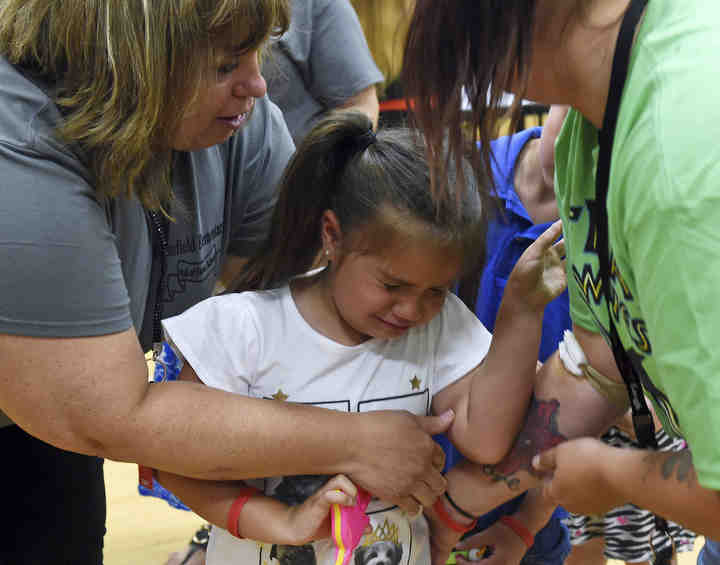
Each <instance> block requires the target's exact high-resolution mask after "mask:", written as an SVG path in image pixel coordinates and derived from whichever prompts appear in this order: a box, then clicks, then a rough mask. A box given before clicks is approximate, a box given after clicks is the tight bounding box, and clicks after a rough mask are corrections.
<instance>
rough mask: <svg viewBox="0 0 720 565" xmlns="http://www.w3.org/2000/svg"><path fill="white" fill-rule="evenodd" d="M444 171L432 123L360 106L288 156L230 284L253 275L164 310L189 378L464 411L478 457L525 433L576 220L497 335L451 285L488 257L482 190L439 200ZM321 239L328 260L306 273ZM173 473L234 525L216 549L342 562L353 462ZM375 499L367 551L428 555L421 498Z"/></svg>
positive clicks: (205, 506)
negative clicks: (275, 193)
mask: <svg viewBox="0 0 720 565" xmlns="http://www.w3.org/2000/svg"><path fill="white" fill-rule="evenodd" d="M429 179H430V175H429V170H428V167H427V165H426V162H425V157H424V146H423V143H422V140H421V139H420V138H419V137H418V136H416V135H413V134H411V133H410V132H408V131H406V130H396V131H391V130H387V131H382V132H380V133H378V134H377V136H376V135H375V134H374V133H373V131H372V127H371V124H370V122H369V120H368V119H367V117H365V116H363V115H362V114H359V113H352V112H347V113H340V114H337V115H334V116H332V117H329V118H327V119H325V120H323V121H322V122H320V123H319V124H318V125H317V126H316V127H315V128H314V129H313V131H312V132H311V133H310V135H309V136H308V137H307V138H306V139H305V140H304V142H303V143H302V145H301V146H300V147H299V149H298V151H297V153H296V154H295V156H294V158H293V160H292V162H291V163H290V166H289V167H288V169H287V170H286V173H285V176H284V178H283V182H282V185H281V190H280V195H279V200H278V205H277V207H276V210H275V216H274V218H273V222H272V226H273V227H272V232H271V234H270V237H269V239H268V241H267V243H266V246H265V249H263V250H262V251H261V252H260V253H259V254H258V255H257V256H256V257H255V258H254V259H253V260H251V262H250V263H249V264H248V267H247V269H246V270H245V271H244V273H243V275H241V277H240V279H239V280H237V281H236V282H235V284H234V285H233V287H234V288H236V289H237V290H239V291H242V292H237V293H233V294H226V295H223V296H218V297H214V298H211V299H208V300H206V301H204V302H202V303H201V304H199V305H197V306H196V307H194V308H191V309H189V310H188V311H186V312H185V313H184V314H182V315H180V316H176V317H174V318H170V319H168V320H165V321H164V329H165V332H166V336H167V343H166V353H167V354H168V355H169V356H172V355H173V354H176V355H177V364H178V365H179V366H182V369H181V371H180V379H181V380H189V381H198V382H202V383H204V384H206V385H208V386H212V387H217V388H222V389H225V390H228V391H232V392H236V393H239V394H245V395H249V396H253V397H257V398H265V399H275V400H280V401H288V402H297V403H311V404H314V405H318V406H324V407H327V408H330V409H336V410H345V411H348V412H361V411H368V410H407V411H409V412H411V413H414V414H422V415H424V414H427V413H428V412H429V411H430V410H432V411H433V412H435V413H437V414H441V413H446V412H447V411H449V410H452V411H453V412H454V415H455V417H454V421H453V424H452V427H451V429H450V431H449V437H450V439H451V440H452V441H453V442H454V443H455V445H457V446H458V447H459V448H460V449H461V450H463V452H464V453H465V455H466V456H467V457H470V458H472V459H473V460H475V461H487V462H492V461H493V460H497V458H499V457H500V456H502V454H504V453H505V451H507V449H508V448H509V445H507V444H505V443H503V442H502V441H499V440H498V438H505V437H509V438H511V437H513V436H514V433H511V430H517V429H518V428H519V425H520V422H521V420H522V419H523V417H524V414H525V411H526V409H527V406H528V403H529V399H530V389H531V385H532V378H533V376H534V374H535V366H536V352H537V349H538V345H539V340H540V329H541V322H542V311H543V309H544V307H545V305H546V304H547V303H548V302H549V301H550V300H552V299H553V298H555V297H556V296H558V295H559V294H560V293H561V292H562V291H563V290H564V288H565V274H564V267H563V264H562V261H561V257H562V255H563V253H564V246H563V244H562V242H561V241H560V242H557V243H556V240H557V238H558V237H559V235H560V232H561V226H560V224H559V223H556V224H554V225H553V227H552V228H551V229H549V230H548V231H547V232H546V233H545V234H543V235H542V236H540V238H538V241H537V242H536V243H535V244H533V245H532V246H530V248H529V249H528V250H527V251H526V253H524V254H523V256H522V257H521V259H520V261H519V262H518V265H517V267H516V268H515V270H514V271H513V274H512V275H511V277H510V280H509V281H508V287H507V289H506V291H505V297H504V299H503V302H502V304H501V307H500V311H499V314H498V319H497V322H496V326H495V327H496V333H495V337H494V339H492V345H491V336H490V334H489V333H488V332H487V330H486V329H485V328H484V326H483V325H482V324H481V323H480V322H479V321H478V320H477V318H476V317H475V315H474V314H473V313H472V312H471V311H469V310H468V309H467V308H466V307H465V305H464V304H463V303H462V302H461V301H460V300H459V299H458V298H457V297H455V296H454V295H453V294H452V293H450V292H449V289H450V288H451V287H452V286H453V285H454V282H455V281H456V280H458V279H459V278H460V277H461V276H462V275H463V274H464V273H466V272H469V271H471V270H475V269H478V264H477V257H478V253H477V249H482V248H483V246H484V232H485V225H484V224H485V215H484V210H483V206H482V205H481V202H480V199H479V196H478V191H477V189H476V187H475V186H473V185H472V184H468V185H459V188H458V187H453V186H451V187H450V188H449V192H450V194H451V197H450V198H447V199H445V200H439V201H436V200H435V199H433V196H432V194H431V192H430V180H429ZM448 182H449V183H450V184H451V185H452V178H450V179H448ZM321 251H322V252H323V253H324V255H325V256H326V257H327V260H328V264H327V266H326V267H325V268H321V269H319V270H316V271H312V272H309V273H308V272H307V271H308V269H309V268H310V266H311V265H312V264H313V261H314V259H315V257H316V256H317V254H318V253H319V252H321ZM501 389H502V391H503V402H498V401H497V398H498V397H497V396H495V392H496V391H499V390H501ZM508 391H511V392H508ZM198 409H199V410H201V409H202V407H198ZM208 416H209V417H216V415H208ZM298 433H303V430H298ZM288 441H292V438H288ZM228 449H242V446H228ZM281 473H282V469H278V475H280V474H281ZM159 479H160V482H162V483H163V484H164V485H165V486H166V487H168V488H169V489H170V490H172V491H173V492H174V493H176V494H177V495H178V496H179V497H180V498H181V499H182V500H183V501H184V502H185V503H187V504H188V506H190V507H191V508H193V510H194V511H195V512H196V513H198V514H199V515H201V516H203V517H205V518H206V519H208V520H209V521H210V522H212V523H213V524H215V525H216V526H219V527H213V528H212V532H211V537H210V543H209V546H208V555H207V563H208V564H209V565H215V564H219V563H236V562H241V563H271V562H272V559H276V560H277V561H278V562H279V563H291V562H292V563H294V564H297V563H313V564H314V563H322V564H326V563H331V562H332V557H333V554H334V552H333V547H332V544H331V541H330V540H329V539H328V536H329V533H330V532H329V523H328V510H329V508H330V505H331V504H333V503H338V504H342V505H352V504H353V503H354V500H355V497H356V495H357V490H356V488H355V486H354V485H353V484H352V483H351V482H350V481H349V480H348V479H347V478H346V477H344V476H335V477H332V478H330V477H326V476H323V477H317V476H299V477H298V476H295V477H280V476H278V477H271V478H265V479H258V480H257V481H247V482H246V483H236V482H213V481H199V480H194V479H189V478H186V477H179V476H176V475H171V474H169V473H165V472H161V473H160V474H159ZM248 486H251V487H254V488H255V489H258V490H257V491H249V490H248ZM251 493H252V494H255V493H257V494H256V495H251ZM263 494H264V495H265V496H262V495H263ZM249 495H250V496H249ZM248 496H249V498H248ZM238 500H239V501H240V503H237V501H238ZM444 504H446V502H445V499H444V498H440V499H438V501H437V502H436V503H435V506H436V507H437V506H438V505H444ZM240 508H241V509H240ZM367 513H368V515H369V516H370V528H369V530H368V532H367V533H366V535H365V536H364V537H363V538H362V540H361V541H360V547H358V549H357V550H356V551H355V563H356V564H357V565H365V563H371V562H373V561H374V560H376V559H377V558H378V557H379V556H384V558H386V562H387V563H390V564H391V565H395V564H398V565H399V564H400V563H403V564H405V563H408V564H409V563H413V564H414V563H422V564H429V563H430V550H429V539H428V530H427V522H426V520H425V518H424V516H423V515H422V514H421V513H419V512H418V513H417V514H416V515H411V514H410V513H408V512H405V511H403V510H402V509H400V508H399V507H398V506H397V505H396V504H395V503H394V501H392V500H377V499H376V500H373V501H371V502H370V505H369V506H368V508H367ZM229 515H230V517H229V518H228V516H229ZM224 528H227V529H224ZM238 538H241V539H238ZM242 538H247V539H242Z"/></svg>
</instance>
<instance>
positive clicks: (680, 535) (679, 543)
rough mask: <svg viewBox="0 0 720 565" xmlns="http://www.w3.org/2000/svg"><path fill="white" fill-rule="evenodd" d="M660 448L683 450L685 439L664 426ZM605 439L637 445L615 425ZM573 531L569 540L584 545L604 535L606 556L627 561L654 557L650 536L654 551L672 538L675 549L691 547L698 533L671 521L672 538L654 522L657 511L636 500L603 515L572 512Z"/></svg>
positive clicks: (659, 436)
mask: <svg viewBox="0 0 720 565" xmlns="http://www.w3.org/2000/svg"><path fill="white" fill-rule="evenodd" d="M655 436H656V438H657V442H658V450H659V451H681V450H683V449H685V448H686V447H687V444H686V443H685V440H683V439H678V438H672V437H670V436H669V435H667V434H666V433H665V432H664V431H663V430H662V429H660V430H659V431H658V432H656V434H655ZM602 440H603V441H604V442H605V443H607V444H609V445H612V446H614V447H638V444H637V443H635V442H634V441H633V440H632V439H631V438H630V437H629V436H628V435H626V434H625V433H624V432H623V431H621V430H620V429H619V428H616V427H612V428H610V430H609V431H608V432H607V433H606V434H605V435H604V436H603V437H602ZM564 522H565V524H566V525H567V527H568V530H569V532H570V543H571V544H572V545H582V544H584V543H587V542H588V541H589V540H591V539H593V538H596V537H603V536H604V537H605V552H604V553H605V557H606V558H608V559H619V560H621V561H626V562H628V563H637V562H640V561H651V560H652V558H653V551H652V547H651V546H650V539H651V538H652V544H653V546H654V548H655V551H659V550H660V549H663V548H665V547H667V546H669V545H670V544H671V543H672V542H673V541H674V543H675V549H676V551H679V552H682V551H692V550H693V545H694V543H695V535H696V534H695V533H694V532H691V531H690V530H687V529H685V528H683V527H682V526H680V525H679V524H676V523H675V522H670V521H668V529H669V531H670V535H671V536H672V538H673V539H672V541H671V540H670V538H669V537H668V536H667V535H666V534H665V533H664V532H662V531H660V530H658V528H657V527H656V525H655V515H654V514H653V513H651V512H649V511H648V510H643V509H642V508H638V507H637V506H635V505H634V504H626V505H624V506H620V507H618V508H614V509H612V510H611V511H610V512H608V513H607V514H605V515H604V516H583V515H578V514H573V513H570V515H569V516H568V517H567V518H566V519H565V520H564Z"/></svg>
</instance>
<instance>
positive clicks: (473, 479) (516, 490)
mask: <svg viewBox="0 0 720 565" xmlns="http://www.w3.org/2000/svg"><path fill="white" fill-rule="evenodd" d="M574 333H575V337H576V338H577V339H578V342H579V343H580V344H581V346H582V348H583V350H584V351H585V354H586V356H587V358H588V360H589V362H590V363H591V364H592V365H593V366H594V367H595V368H596V369H597V370H598V371H600V372H601V373H603V374H605V375H607V376H608V377H610V378H613V377H614V380H617V381H618V382H621V381H620V376H619V374H618V372H617V369H616V368H615V362H614V360H613V357H612V352H611V351H610V349H609V348H608V346H607V345H606V344H605V341H604V340H603V338H602V337H601V336H600V335H598V334H594V333H592V332H589V331H587V330H583V329H582V328H580V327H576V328H574ZM498 402H500V400H498ZM624 411H625V410H624V408H622V409H618V408H616V407H615V406H614V405H613V404H611V403H610V402H609V401H608V400H607V399H606V398H605V397H604V396H603V395H601V394H600V393H599V392H598V391H597V390H595V388H593V387H592V386H591V385H590V384H589V383H588V382H587V381H586V380H580V379H578V378H577V377H575V376H574V375H572V374H571V373H569V372H568V371H567V370H566V369H565V367H564V365H563V364H562V362H561V361H560V359H559V357H558V354H557V353H555V354H553V355H552V356H551V357H550V358H549V359H548V360H547V362H546V363H545V364H544V365H543V366H542V367H541V368H540V370H539V371H538V373H537V375H536V381H535V384H534V396H533V398H532V401H531V403H530V409H529V411H528V415H527V417H526V419H525V423H524V425H523V428H522V430H521V432H520V433H519V435H518V436H517V437H516V438H515V441H514V443H513V446H512V448H511V450H510V452H509V453H508V454H507V455H506V457H505V458H504V459H503V460H502V461H501V462H500V463H499V464H497V465H494V466H490V465H476V464H473V463H471V462H468V461H466V462H464V463H463V464H461V465H458V466H456V467H454V468H453V469H451V470H450V471H449V472H448V473H447V479H448V487H447V490H448V492H450V493H451V495H452V497H453V499H454V500H455V501H456V502H459V503H461V506H462V507H463V508H464V510H466V511H467V512H469V513H471V514H473V515H476V516H479V515H481V514H484V513H486V512H488V511H490V510H492V509H493V508H495V507H496V506H498V505H500V504H502V503H503V502H505V501H507V500H509V499H510V498H514V497H515V496H517V495H518V494H520V493H521V492H523V491H525V490H527V489H529V488H533V487H535V486H537V485H538V484H539V478H538V473H537V472H536V471H535V470H534V469H533V468H532V464H531V463H532V459H533V457H534V456H535V455H537V454H538V453H541V452H543V451H545V450H547V449H550V448H552V447H554V446H557V445H559V444H561V442H564V441H566V440H567V439H570V438H578V437H582V436H599V435H600V434H601V433H602V432H604V431H605V430H606V429H607V428H608V427H610V425H611V424H612V423H613V422H614V421H615V420H616V419H617V418H618V417H619V416H620V415H621V414H622V413H623V412H624ZM576 480H577V482H578V483H579V484H582V483H583V479H582V478H579V479H576ZM594 494H596V495H597V496H602V494H603V493H602V492H595V493H594ZM560 502H561V501H560ZM427 514H428V518H429V520H430V525H431V528H432V544H433V563H437V564H440V563H443V562H444V561H443V558H446V557H447V554H448V553H449V551H450V550H451V549H452V547H453V546H454V545H455V543H457V541H458V539H459V535H458V534H456V533H454V532H451V531H447V528H446V527H445V526H444V525H443V524H442V522H439V521H437V520H436V519H435V517H434V515H433V513H432V511H431V510H430V511H428V512H427ZM456 518H457V519H458V522H461V521H462V517H460V516H456Z"/></svg>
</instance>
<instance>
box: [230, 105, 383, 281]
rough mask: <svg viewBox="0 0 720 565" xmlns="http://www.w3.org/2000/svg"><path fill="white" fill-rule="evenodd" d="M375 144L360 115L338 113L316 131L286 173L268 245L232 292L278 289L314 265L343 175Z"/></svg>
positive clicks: (249, 264) (367, 123)
mask: <svg viewBox="0 0 720 565" xmlns="http://www.w3.org/2000/svg"><path fill="white" fill-rule="evenodd" d="M374 141H375V134H374V132H373V131H372V123H371V121H370V120H369V119H368V117H367V116H365V114H362V113H360V112H351V111H338V112H334V113H333V114H331V115H330V116H329V117H327V118H325V119H323V120H322V121H320V122H319V123H318V124H317V125H316V126H315V127H314V128H313V129H312V131H311V132H310V133H309V134H308V135H307V136H306V137H305V139H304V140H303V141H302V143H301V144H300V146H299V147H298V148H297V151H296V152H295V155H294V156H293V158H292V159H291V161H290V163H289V164H288V166H287V168H286V169H285V173H284V174H283V177H282V180H281V183H280V189H279V194H278V201H277V204H276V206H275V211H274V213H273V218H272V225H271V227H270V233H269V235H268V237H267V239H266V240H265V243H264V244H263V246H262V247H261V249H260V250H259V251H258V253H257V254H256V255H255V256H254V257H252V258H251V259H250V261H249V262H248V264H247V266H246V267H245V269H244V270H243V272H242V273H241V274H240V276H239V277H238V278H237V279H236V280H235V281H233V282H232V283H231V284H230V285H229V287H228V288H229V290H231V291H243V290H259V289H267V288H274V287H277V286H280V285H282V284H284V283H285V282H287V281H288V280H289V279H291V278H292V277H294V276H296V275H300V274H302V273H305V272H307V271H308V270H309V269H310V268H311V267H312V265H313V263H314V261H315V258H316V257H317V255H318V252H319V251H320V248H321V246H322V241H321V239H320V219H321V217H322V214H323V212H324V211H325V210H327V209H329V208H333V207H334V201H335V196H336V195H337V193H338V191H339V190H340V181H341V178H342V174H343V171H344V169H345V168H346V167H347V165H348V163H349V162H350V161H352V160H353V159H355V158H358V157H359V156H360V155H361V154H362V153H363V152H364V151H365V149H367V147H368V146H369V145H371V144H372V143H374Z"/></svg>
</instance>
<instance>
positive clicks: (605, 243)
mask: <svg viewBox="0 0 720 565" xmlns="http://www.w3.org/2000/svg"><path fill="white" fill-rule="evenodd" d="M647 2H648V0H631V2H630V6H628V9H627V11H626V12H625V15H624V16H623V21H622V24H621V26H620V32H619V34H618V38H617V43H616V45H615V54H614V56H613V64H612V72H611V74H610V88H609V91H608V98H607V103H606V106H605V116H604V117H603V126H602V130H601V131H600V132H599V134H598V138H599V144H600V152H599V156H598V165H597V171H596V177H595V200H596V202H598V203H599V202H603V205H602V206H598V210H599V212H598V226H597V241H598V258H599V262H600V277H601V281H602V290H603V294H604V295H605V303H606V305H607V310H608V324H609V328H608V333H609V338H610V344H611V346H612V350H613V355H614V356H615V363H617V366H618V369H619V370H620V373H621V374H622V377H623V380H624V381H625V386H626V387H627V389H628V395H629V397H630V405H631V407H632V418H633V427H634V428H635V435H636V436H637V441H638V443H639V444H640V445H641V446H642V447H652V448H657V439H656V438H655V425H654V423H653V418H652V414H651V413H650V410H649V409H648V407H647V402H646V401H645V394H644V392H643V388H642V384H641V381H640V377H639V376H638V373H637V371H636V369H635V365H633V363H632V361H631V359H630V357H629V356H628V353H627V351H625V348H624V347H623V345H622V342H621V341H620V336H619V335H618V333H617V328H616V327H615V321H614V319H613V318H614V316H613V310H614V306H615V301H614V300H612V294H613V293H612V289H611V287H610V274H611V265H610V256H609V255H610V244H609V235H608V232H609V226H608V215H607V194H608V186H609V181H610V160H611V157H612V146H613V140H614V138H615V127H616V126H617V118H618V112H619V110H620V100H621V98H622V92H623V88H624V86H625V79H626V78H627V71H628V63H629V61H630V50H631V48H632V44H633V39H634V36H635V28H636V27H637V24H638V22H639V21H640V18H641V17H642V13H643V10H644V9H645V6H646V5H647ZM654 518H655V527H656V528H657V529H658V530H659V531H661V532H663V533H664V534H665V535H667V536H668V537H669V538H670V544H668V546H667V547H665V548H663V549H662V550H661V551H658V552H657V553H656V552H655V548H654V547H653V546H652V532H651V533H650V544H651V547H652V549H653V557H654V559H653V563H655V564H656V565H669V563H670V562H671V558H672V556H673V553H674V551H675V547H674V541H673V538H672V536H671V535H670V532H669V528H668V524H667V521H666V520H665V519H664V518H663V517H662V516H658V515H655V517H654Z"/></svg>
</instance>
